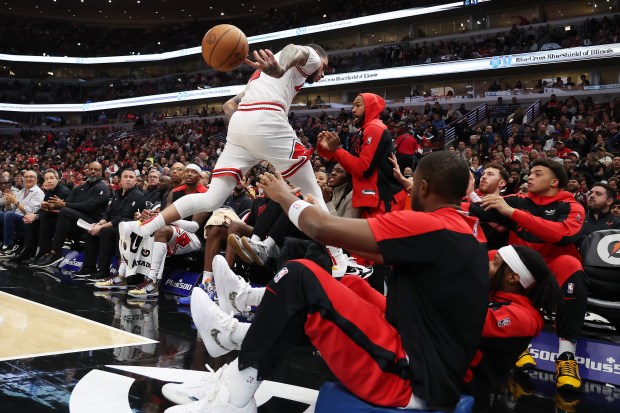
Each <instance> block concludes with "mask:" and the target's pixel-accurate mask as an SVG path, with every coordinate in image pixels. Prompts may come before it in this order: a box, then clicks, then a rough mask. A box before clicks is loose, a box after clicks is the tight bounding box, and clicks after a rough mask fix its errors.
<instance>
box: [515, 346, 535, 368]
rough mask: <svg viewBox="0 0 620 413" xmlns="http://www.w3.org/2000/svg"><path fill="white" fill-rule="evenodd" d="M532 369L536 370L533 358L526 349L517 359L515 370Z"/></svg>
mask: <svg viewBox="0 0 620 413" xmlns="http://www.w3.org/2000/svg"><path fill="white" fill-rule="evenodd" d="M534 368H536V360H534V357H532V355H531V354H530V350H529V349H527V348H526V349H525V350H524V351H523V353H521V355H520V356H519V358H518V359H517V362H516V363H515V370H516V371H525V370H531V369H534Z"/></svg>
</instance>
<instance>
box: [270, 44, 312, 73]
mask: <svg viewBox="0 0 620 413" xmlns="http://www.w3.org/2000/svg"><path fill="white" fill-rule="evenodd" d="M309 56H310V51H309V50H308V48H307V47H304V46H297V45H294V44H289V45H288V46H286V47H285V48H284V49H282V52H281V53H280V62H279V63H280V66H282V69H283V71H282V74H284V72H286V71H287V70H289V69H290V68H291V67H293V66H296V65H301V66H303V65H305V64H306V62H307V61H308V57H309ZM268 74H269V73H268Z"/></svg>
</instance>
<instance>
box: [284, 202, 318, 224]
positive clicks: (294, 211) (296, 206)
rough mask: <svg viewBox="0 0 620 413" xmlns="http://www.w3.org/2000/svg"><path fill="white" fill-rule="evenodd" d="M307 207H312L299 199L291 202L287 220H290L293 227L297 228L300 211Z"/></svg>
mask: <svg viewBox="0 0 620 413" xmlns="http://www.w3.org/2000/svg"><path fill="white" fill-rule="evenodd" d="M309 206H312V204H311V203H309V202H306V201H302V200H301V199H300V200H297V201H295V202H293V203H292V204H291V207H290V208H289V209H288V219H290V220H291V222H292V223H293V225H295V226H296V227H297V228H299V216H300V215H301V211H303V210H304V209H306V208H308V207H309ZM299 229H301V228H299Z"/></svg>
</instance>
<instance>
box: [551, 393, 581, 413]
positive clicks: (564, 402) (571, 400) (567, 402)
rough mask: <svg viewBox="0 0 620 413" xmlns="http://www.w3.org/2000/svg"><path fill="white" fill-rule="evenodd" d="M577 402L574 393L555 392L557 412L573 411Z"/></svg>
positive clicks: (566, 412)
mask: <svg viewBox="0 0 620 413" xmlns="http://www.w3.org/2000/svg"><path fill="white" fill-rule="evenodd" d="M577 397H578V396H577ZM579 402H580V400H579V399H577V398H576V396H575V395H570V394H560V393H556V394H555V409H556V412H557V413H575V412H576V411H577V405H578V404H579Z"/></svg>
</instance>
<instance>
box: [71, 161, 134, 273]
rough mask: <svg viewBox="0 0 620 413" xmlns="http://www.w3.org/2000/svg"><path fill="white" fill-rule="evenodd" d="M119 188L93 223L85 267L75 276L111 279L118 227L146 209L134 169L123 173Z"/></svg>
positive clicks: (85, 257)
mask: <svg viewBox="0 0 620 413" xmlns="http://www.w3.org/2000/svg"><path fill="white" fill-rule="evenodd" d="M120 185H121V187H120V189H118V190H117V191H115V193H114V195H113V198H112V201H111V202H110V204H109V206H108V208H107V210H106V212H105V213H104V214H103V216H102V217H101V219H100V220H99V221H97V222H94V223H91V224H90V229H89V230H88V234H87V235H86V247H85V248H84V264H83V265H82V268H81V269H79V270H78V271H76V272H74V273H73V275H74V276H76V277H89V278H90V279H91V280H93V281H94V280H98V279H104V278H107V277H109V275H110V265H111V263H112V256H113V255H117V256H118V253H116V246H117V245H118V239H119V235H118V224H119V223H121V222H123V221H131V220H133V218H134V214H135V213H136V212H137V211H138V210H143V209H144V194H143V193H142V191H140V189H139V188H137V187H136V173H135V172H134V171H133V170H132V169H131V168H127V169H125V170H123V172H122V173H121V184H120Z"/></svg>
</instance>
